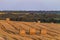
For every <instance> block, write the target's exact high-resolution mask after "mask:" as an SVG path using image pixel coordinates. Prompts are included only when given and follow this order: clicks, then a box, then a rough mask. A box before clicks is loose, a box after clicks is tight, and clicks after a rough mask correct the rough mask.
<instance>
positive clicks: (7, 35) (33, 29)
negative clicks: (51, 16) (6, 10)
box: [0, 20, 60, 40]
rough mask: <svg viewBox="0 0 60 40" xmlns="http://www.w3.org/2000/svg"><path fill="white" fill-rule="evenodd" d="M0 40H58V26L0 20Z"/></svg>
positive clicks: (59, 36) (59, 32) (59, 38)
mask: <svg viewBox="0 0 60 40" xmlns="http://www.w3.org/2000/svg"><path fill="white" fill-rule="evenodd" d="M0 40H60V24H54V23H39V22H18V21H6V20H0Z"/></svg>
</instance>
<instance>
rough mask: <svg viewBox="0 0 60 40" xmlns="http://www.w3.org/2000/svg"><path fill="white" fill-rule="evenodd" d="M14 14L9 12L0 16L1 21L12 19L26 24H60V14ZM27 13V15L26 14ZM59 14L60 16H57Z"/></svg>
mask: <svg viewBox="0 0 60 40" xmlns="http://www.w3.org/2000/svg"><path fill="white" fill-rule="evenodd" d="M12 13H13V12H8V13H7V14H0V20H1V19H3V20H5V19H6V18H10V20H12V21H26V22H37V21H40V22H47V23H51V22H54V23H60V14H59V13H60V12H52V11H51V12H48V11H47V12H45V11H43V12H30V11H29V12H22V13H23V14H22V13H19V14H12ZM26 13H27V14H26ZM57 13H58V14H57Z"/></svg>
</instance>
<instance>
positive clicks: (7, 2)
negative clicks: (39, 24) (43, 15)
mask: <svg viewBox="0 0 60 40" xmlns="http://www.w3.org/2000/svg"><path fill="white" fill-rule="evenodd" d="M0 10H60V0H0Z"/></svg>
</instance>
